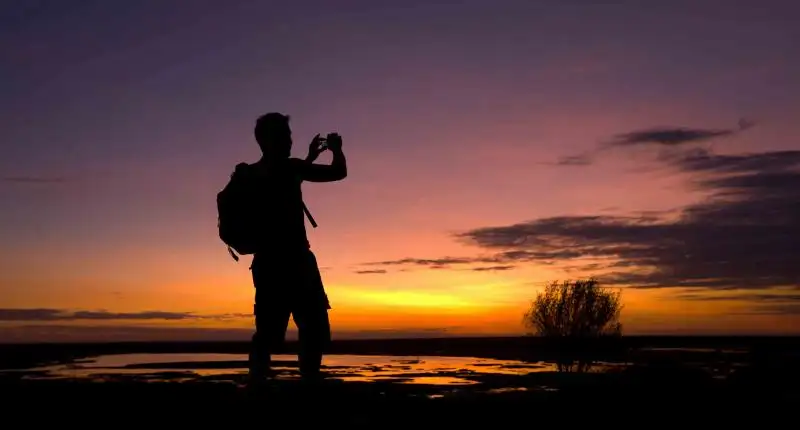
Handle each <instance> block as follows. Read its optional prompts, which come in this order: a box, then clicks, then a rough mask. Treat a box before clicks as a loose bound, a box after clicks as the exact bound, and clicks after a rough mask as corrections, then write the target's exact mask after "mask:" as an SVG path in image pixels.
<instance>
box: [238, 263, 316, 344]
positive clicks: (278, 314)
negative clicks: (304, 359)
mask: <svg viewBox="0 0 800 430" xmlns="http://www.w3.org/2000/svg"><path fill="white" fill-rule="evenodd" d="M250 269H251V271H252V274H253V284H254V286H255V289H256V294H255V305H254V307H253V314H254V316H255V322H256V332H257V333H258V335H259V337H264V338H265V339H263V340H265V341H267V342H268V344H269V345H270V346H278V345H280V344H281V343H283V341H284V339H285V335H286V329H287V328H288V325H289V317H290V315H291V316H292V318H293V319H294V322H295V324H296V325H297V328H298V334H299V336H300V341H301V342H302V343H304V344H309V345H319V344H327V342H329V341H330V336H331V333H330V322H329V320H328V309H330V308H331V306H330V303H329V302H328V296H327V294H326V293H325V287H324V285H323V283H322V276H321V274H320V271H319V266H318V265H317V259H316V256H315V255H314V253H313V252H311V250H303V251H299V252H296V253H288V252H282V253H276V254H275V255H265V254H257V255H256V256H255V257H254V258H253V265H252V266H251V268H250Z"/></svg>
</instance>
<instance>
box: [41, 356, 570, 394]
mask: <svg viewBox="0 0 800 430" xmlns="http://www.w3.org/2000/svg"><path fill="white" fill-rule="evenodd" d="M273 360H274V366H273V367H274V369H275V371H276V372H277V378H278V379H295V378H298V376H299V375H298V373H297V356H296V355H276V356H274V358H273ZM29 370H30V371H32V373H31V375H32V376H31V377H33V378H47V379H50V378H59V379H63V378H79V379H92V380H113V379H119V378H126V377H135V378H136V379H149V380H196V379H208V380H217V381H225V380H229V381H237V380H241V379H242V377H243V376H246V374H247V356H246V355H244V354H192V353H190V354H120V355H102V356H97V357H92V358H88V359H83V360H78V361H75V362H72V363H69V364H59V365H53V366H46V367H39V368H34V369H29ZM554 370H555V369H554V367H553V365H552V364H549V363H543V362H540V363H526V362H521V361H513V360H493V359H486V358H471V357H439V356H380V355H328V356H325V357H324V359H323V371H324V372H325V373H326V375H327V377H328V378H329V379H338V380H342V381H352V382H381V381H385V382H393V383H399V384H423V385H456V386H458V385H474V384H480V383H481V382H482V381H483V380H485V379H486V377H488V376H498V377H500V376H507V377H514V376H524V375H528V374H531V373H537V372H550V371H554Z"/></svg>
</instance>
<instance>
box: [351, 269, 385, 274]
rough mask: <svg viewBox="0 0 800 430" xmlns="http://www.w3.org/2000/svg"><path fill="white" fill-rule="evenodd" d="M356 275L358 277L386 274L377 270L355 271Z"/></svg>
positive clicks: (381, 270)
mask: <svg viewBox="0 0 800 430" xmlns="http://www.w3.org/2000/svg"><path fill="white" fill-rule="evenodd" d="M355 273H356V274H359V275H383V274H386V270H384V269H378V270H356V271H355Z"/></svg>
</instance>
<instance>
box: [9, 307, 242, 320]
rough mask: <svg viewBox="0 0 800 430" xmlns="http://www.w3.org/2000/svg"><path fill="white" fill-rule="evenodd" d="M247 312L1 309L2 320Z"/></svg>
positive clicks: (174, 317) (185, 316)
mask: <svg viewBox="0 0 800 430" xmlns="http://www.w3.org/2000/svg"><path fill="white" fill-rule="evenodd" d="M248 316H249V315H246V314H215V315H198V314H195V313H191V312H164V311H142V312H108V311H105V310H100V311H68V310H63V309H47V308H39V309H37V308H33V309H16V308H5V309H0V321H77V320H94V321H98V320H100V321H102V320H172V321H174V320H198V319H217V320H222V319H235V318H244V317H248Z"/></svg>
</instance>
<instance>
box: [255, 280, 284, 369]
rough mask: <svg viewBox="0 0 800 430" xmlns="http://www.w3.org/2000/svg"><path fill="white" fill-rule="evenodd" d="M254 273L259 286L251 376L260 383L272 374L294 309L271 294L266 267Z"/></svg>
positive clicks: (256, 299)
mask: <svg viewBox="0 0 800 430" xmlns="http://www.w3.org/2000/svg"><path fill="white" fill-rule="evenodd" d="M252 270H253V281H254V284H255V286H256V293H255V305H254V306H253V316H254V317H255V326H256V327H255V328H256V330H255V333H254V334H253V338H252V344H251V349H250V377H251V379H252V380H256V381H258V380H261V379H263V378H264V377H266V376H268V375H269V373H270V370H271V369H270V364H271V359H272V354H274V353H275V351H276V350H277V348H278V347H280V346H281V344H282V343H283V341H284V338H285V336H286V328H287V327H288V325H289V316H290V312H291V309H290V308H289V304H288V303H287V302H286V301H285V300H283V299H282V298H281V297H277V296H276V295H275V294H270V291H272V290H273V288H270V286H271V285H269V284H268V282H269V281H270V279H269V278H268V277H267V276H268V275H269V272H266V273H265V271H264V269H263V268H256V267H253V268H252ZM265 278H266V279H265ZM259 296H260V297H259Z"/></svg>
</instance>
